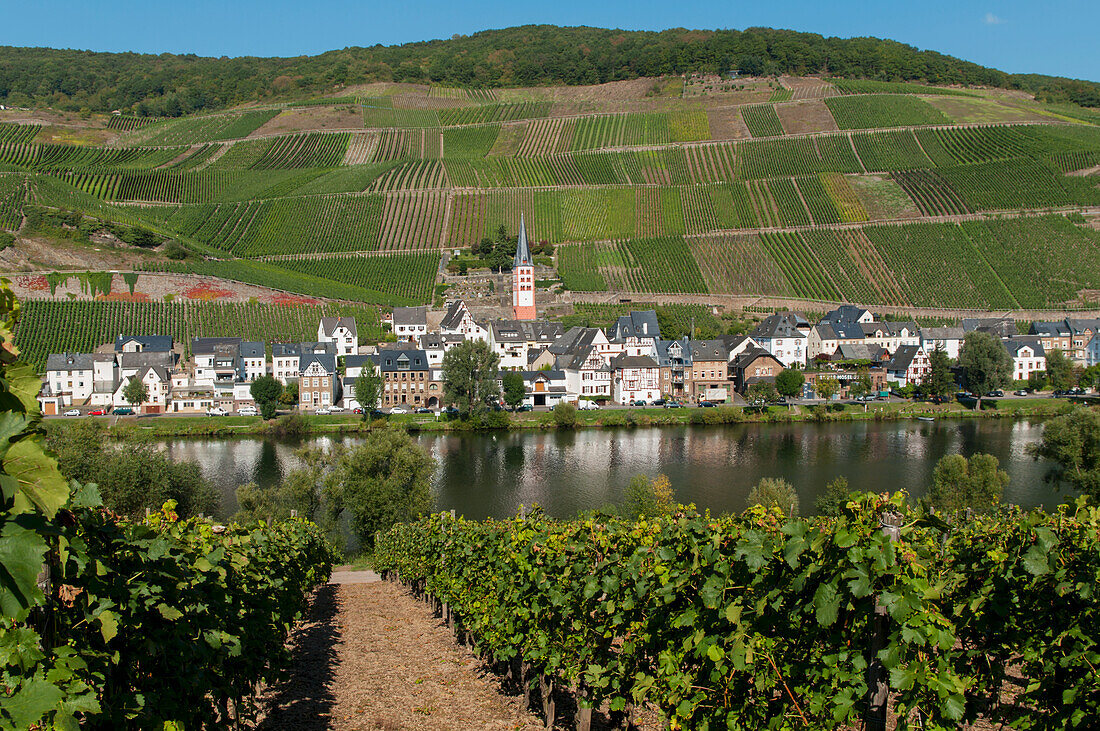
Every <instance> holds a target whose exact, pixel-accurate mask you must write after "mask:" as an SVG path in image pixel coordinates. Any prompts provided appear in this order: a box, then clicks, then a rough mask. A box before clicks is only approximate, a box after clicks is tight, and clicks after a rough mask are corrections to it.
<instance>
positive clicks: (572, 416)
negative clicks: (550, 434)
mask: <svg viewBox="0 0 1100 731" xmlns="http://www.w3.org/2000/svg"><path fill="white" fill-rule="evenodd" d="M554 424H556V425H557V426H558V427H559V428H562V429H572V428H573V427H574V426H576V424H577V407H576V406H574V405H573V404H568V403H566V402H564V401H562V402H561V403H558V404H556V405H555V406H554Z"/></svg>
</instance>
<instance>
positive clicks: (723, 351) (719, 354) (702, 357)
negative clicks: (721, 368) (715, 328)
mask: <svg viewBox="0 0 1100 731" xmlns="http://www.w3.org/2000/svg"><path fill="white" fill-rule="evenodd" d="M690 347H691V360H692V362H695V363H697V362H699V361H717V360H721V361H726V360H729V357H730V347H729V345H727V344H726V341H725V340H723V339H722V338H718V339H717V340H692V341H690Z"/></svg>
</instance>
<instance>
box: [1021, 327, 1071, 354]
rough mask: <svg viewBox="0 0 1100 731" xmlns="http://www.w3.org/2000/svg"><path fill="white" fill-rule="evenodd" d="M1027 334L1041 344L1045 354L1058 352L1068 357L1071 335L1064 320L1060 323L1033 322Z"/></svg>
mask: <svg viewBox="0 0 1100 731" xmlns="http://www.w3.org/2000/svg"><path fill="white" fill-rule="evenodd" d="M1027 332H1028V335H1034V336H1035V337H1037V338H1039V342H1040V343H1042V344H1043V350H1045V351H1046V352H1048V353H1049V352H1050V351H1052V350H1060V351H1062V352H1063V353H1065V354H1066V355H1070V349H1071V347H1072V345H1073V334H1072V333H1071V332H1070V329H1069V324H1068V323H1067V321H1066V320H1061V321H1060V322H1033V323H1031V327H1030V328H1029V329H1028V331H1027Z"/></svg>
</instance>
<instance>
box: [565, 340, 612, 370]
mask: <svg viewBox="0 0 1100 731" xmlns="http://www.w3.org/2000/svg"><path fill="white" fill-rule="evenodd" d="M593 350H594V348H592V347H591V346H588V347H585V348H578V349H577V350H574V351H571V352H569V353H564V354H562V355H559V356H558V357H557V358H556V359H555V364H554V365H555V367H557V368H568V369H569V370H580V369H581V368H582V367H584V362H585V361H586V360H588V356H589V355H591V354H592V351H593ZM596 370H600V371H607V370H610V368H609V367H608V365H607V361H606V360H603V362H602V363H601V365H600V367H599V368H597V369H596Z"/></svg>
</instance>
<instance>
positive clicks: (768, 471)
mask: <svg viewBox="0 0 1100 731" xmlns="http://www.w3.org/2000/svg"><path fill="white" fill-rule="evenodd" d="M1041 436H1042V425H1041V424H1031V423H1028V422H1025V421H1010V420H972V421H938V422H935V423H925V422H916V421H913V422H906V421H895V422H841V423H832V424H810V423H798V424H741V425H732V426H721V427H690V426H681V427H659V428H647V429H616V430H597V429H592V430H584V431H578V432H514V433H503V432H502V433H491V434H474V435H470V434H463V435H431V434H424V435H420V436H419V437H418V441H419V442H420V444H421V445H422V446H423V447H424V448H425V449H426V450H427V451H428V452H429V453H430V454H431V455H432V457H434V458H435V460H436V464H437V467H436V473H435V477H434V492H435V496H436V502H437V508H438V509H442V510H450V509H454V510H456V511H457V512H458V513H460V514H463V515H466V516H467V517H470V518H485V517H505V516H509V515H513V514H515V512H516V510H517V509H518V508H519V505H520V504H524V505H532V504H534V503H538V504H539V505H541V506H542V507H543V509H544V510H546V512H547V513H548V514H550V515H554V516H561V517H564V516H569V515H572V514H575V513H576V512H578V511H580V510H587V509H591V508H598V507H601V506H604V505H610V504H613V503H615V502H617V501H618V500H619V499H620V498H621V495H622V491H623V488H624V487H625V486H626V483H627V482H629V480H630V478H631V477H633V476H634V475H636V474H639V473H644V474H647V475H650V476H653V475H657V474H660V473H663V474H665V475H668V477H669V479H670V480H671V482H672V487H673V489H674V490H675V493H676V499H677V500H678V501H680V502H684V503H695V504H696V505H697V506H698V507H699V508H701V509H702V508H709V509H710V510H711V511H713V512H719V513H720V512H725V511H740V510H743V509H744V508H745V506H746V497H747V496H748V492H749V490H750V489H751V487H752V486H753V485H754V484H755V483H756V482H757V481H758V480H759V479H760V478H761V477H782V478H785V479H786V480H788V481H789V482H790V483H791V484H792V485H794V486H795V488H796V489H797V490H798V493H799V497H800V499H801V502H802V506H803V508H802V509H803V512H809V511H810V510H811V509H812V506H813V503H814V500H815V499H816V498H817V495H818V493H819V492H820V491H821V489H822V488H823V487H824V486H825V483H827V482H828V481H830V480H832V479H833V478H835V477H838V476H840V475H843V476H845V477H847V478H848V484H849V486H850V487H851V488H852V489H854V490H856V489H858V490H874V491H876V492H884V491H893V490H906V491H908V492H909V493H910V494H912V495H914V496H921V495H923V494H924V493H925V491H926V489H927V485H928V484H929V483H930V482H931V476H932V470H933V468H934V467H935V464H936V461H937V460H939V459H940V457H942V456H943V455H945V454H953V453H956V452H957V453H961V454H965V455H968V456H969V455H971V454H974V453H976V452H988V453H990V454H993V455H994V456H996V457H997V459H998V460H1000V462H1001V467H1002V468H1003V469H1005V470H1006V471H1007V472H1008V474H1009V476H1010V477H1011V482H1010V483H1009V485H1008V487H1007V489H1006V490H1005V500H1006V501H1008V502H1013V503H1017V504H1019V505H1023V506H1025V507H1034V506H1040V505H1042V506H1044V507H1048V508H1049V507H1053V506H1054V505H1057V504H1058V503H1059V502H1062V501H1064V500H1065V499H1066V498H1067V496H1066V495H1065V494H1064V493H1057V492H1055V491H1054V490H1053V489H1052V488H1050V487H1049V486H1048V485H1046V484H1044V483H1043V481H1042V476H1043V474H1044V473H1045V471H1046V467H1045V465H1043V464H1042V463H1036V462H1034V461H1032V460H1031V458H1030V457H1028V456H1027V454H1026V451H1025V449H1026V445H1028V444H1030V443H1032V442H1036V441H1038V440H1039V438H1040V437H1041ZM344 441H346V442H347V443H356V442H357V441H359V440H358V438H354V437H348V438H344ZM332 442H333V438H329V437H322V438H318V439H314V440H310V441H309V442H305V443H308V444H311V445H314V446H327V445H330V444H332ZM305 443H290V442H275V441H267V440H252V439H232V440H224V439H222V440H219V439H197V440H196V439H186V440H185V439H179V440H173V441H169V442H166V443H165V444H164V447H165V449H167V450H168V452H169V453H170V454H171V455H172V457H173V458H176V459H190V460H195V461H197V462H199V464H200V465H202V468H203V471H204V473H205V474H206V476H207V478H208V479H210V480H211V481H212V482H213V483H214V484H215V485H216V486H217V488H218V490H219V492H220V494H221V495H222V500H223V505H222V511H221V512H222V514H223V516H225V515H230V514H232V513H233V512H234V511H235V510H236V497H235V495H234V491H235V490H236V487H237V486H238V485H240V484H242V483H245V482H256V483H258V484H260V485H271V484H276V483H278V482H279V480H281V479H282V478H283V476H284V475H285V474H286V473H287V472H289V471H290V470H293V469H295V468H296V467H298V466H299V462H298V459H297V457H296V456H295V449H296V448H297V447H299V446H302V444H305Z"/></svg>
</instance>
